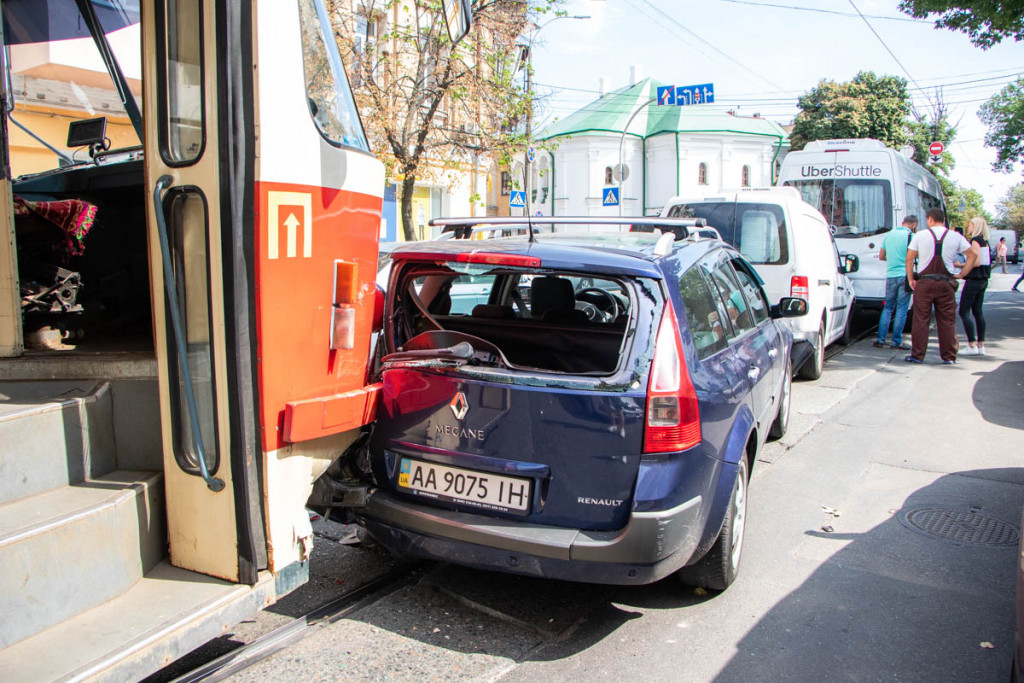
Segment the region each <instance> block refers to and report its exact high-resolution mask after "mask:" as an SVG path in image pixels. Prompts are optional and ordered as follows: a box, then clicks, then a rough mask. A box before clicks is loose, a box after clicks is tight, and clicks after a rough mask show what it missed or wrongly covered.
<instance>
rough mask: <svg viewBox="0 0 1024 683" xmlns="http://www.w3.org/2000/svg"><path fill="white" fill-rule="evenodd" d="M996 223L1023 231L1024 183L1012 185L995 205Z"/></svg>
mask: <svg viewBox="0 0 1024 683" xmlns="http://www.w3.org/2000/svg"><path fill="white" fill-rule="evenodd" d="M996 214H997V217H996V223H997V224H998V226H999V227H1000V228H1005V229H1007V230H1016V231H1017V234H1018V235H1020V234H1021V233H1022V232H1024V183H1022V184H1020V185H1014V186H1013V187H1011V188H1010V189H1009V190H1008V191H1007V192H1006V196H1005V197H1003V198H1002V199H1000V200H999V203H998V204H997V205H996Z"/></svg>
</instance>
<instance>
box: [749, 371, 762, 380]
mask: <svg viewBox="0 0 1024 683" xmlns="http://www.w3.org/2000/svg"><path fill="white" fill-rule="evenodd" d="M760 376H761V368H750V369H749V370H747V377H749V378H750V381H751V382H755V381H757V378H758V377H760Z"/></svg>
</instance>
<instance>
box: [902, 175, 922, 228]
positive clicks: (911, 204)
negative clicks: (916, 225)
mask: <svg viewBox="0 0 1024 683" xmlns="http://www.w3.org/2000/svg"><path fill="white" fill-rule="evenodd" d="M906 195H907V210H906V213H904V216H914V217H916V218H917V220H918V221H919V222H920V223H922V224H923V223H924V220H923V213H924V212H923V211H922V210H921V194H920V190H918V189H917V188H916V187H914V186H913V185H911V184H910V183H907V185H906Z"/></svg>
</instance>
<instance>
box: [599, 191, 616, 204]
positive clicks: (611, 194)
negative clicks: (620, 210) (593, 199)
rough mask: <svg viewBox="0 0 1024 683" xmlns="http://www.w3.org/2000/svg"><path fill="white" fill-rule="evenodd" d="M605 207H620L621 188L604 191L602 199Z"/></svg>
mask: <svg viewBox="0 0 1024 683" xmlns="http://www.w3.org/2000/svg"><path fill="white" fill-rule="evenodd" d="M601 204H602V205H603V206H618V205H619V188H617V187H606V188H605V189H604V195H603V198H602V199H601Z"/></svg>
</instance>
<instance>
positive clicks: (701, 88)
mask: <svg viewBox="0 0 1024 683" xmlns="http://www.w3.org/2000/svg"><path fill="white" fill-rule="evenodd" d="M714 101H715V85H714V83H701V84H700V85H680V86H676V104H677V105H679V106H680V107H685V106H686V105H688V104H712V103H714Z"/></svg>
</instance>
